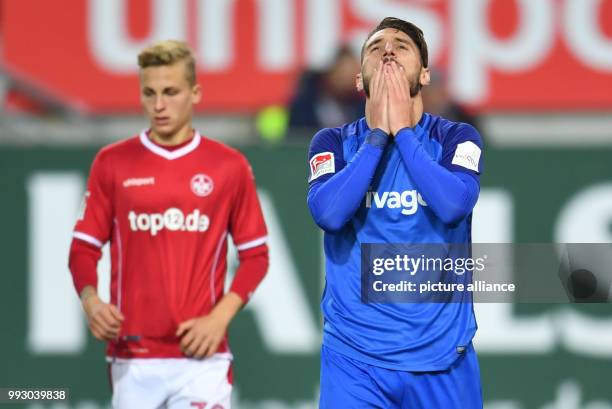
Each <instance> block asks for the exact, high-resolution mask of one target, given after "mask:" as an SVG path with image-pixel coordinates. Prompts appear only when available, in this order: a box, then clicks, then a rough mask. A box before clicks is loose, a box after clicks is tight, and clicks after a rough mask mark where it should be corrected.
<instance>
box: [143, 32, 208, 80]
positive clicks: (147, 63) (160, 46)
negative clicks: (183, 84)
mask: <svg viewBox="0 0 612 409" xmlns="http://www.w3.org/2000/svg"><path fill="white" fill-rule="evenodd" d="M178 61H184V62H185V68H186V73H187V81H188V82H189V84H191V85H195V83H196V72H195V57H194V56H193V51H191V48H189V46H188V45H187V43H185V42H183V41H176V40H164V41H160V42H157V43H154V44H151V45H150V46H148V47H147V48H145V49H144V50H142V51H141V52H140V54H138V66H139V67H140V68H141V69H143V68H147V67H159V66H162V65H172V64H174V63H176V62H178Z"/></svg>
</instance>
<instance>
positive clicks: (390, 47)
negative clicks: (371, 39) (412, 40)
mask: <svg viewBox="0 0 612 409" xmlns="http://www.w3.org/2000/svg"><path fill="white" fill-rule="evenodd" d="M385 53H386V54H393V45H392V44H391V41H387V42H385Z"/></svg>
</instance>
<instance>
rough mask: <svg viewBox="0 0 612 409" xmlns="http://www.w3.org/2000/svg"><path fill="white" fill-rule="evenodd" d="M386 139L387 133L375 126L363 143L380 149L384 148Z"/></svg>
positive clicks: (387, 137)
mask: <svg viewBox="0 0 612 409" xmlns="http://www.w3.org/2000/svg"><path fill="white" fill-rule="evenodd" d="M388 139H389V135H388V134H387V133H386V132H385V131H383V130H382V129H379V128H376V129H373V130H371V131H370V133H369V134H368V135H367V136H366V139H365V143H367V144H370V145H372V146H375V147H377V148H380V149H384V147H385V145H386V144H387V140H388Z"/></svg>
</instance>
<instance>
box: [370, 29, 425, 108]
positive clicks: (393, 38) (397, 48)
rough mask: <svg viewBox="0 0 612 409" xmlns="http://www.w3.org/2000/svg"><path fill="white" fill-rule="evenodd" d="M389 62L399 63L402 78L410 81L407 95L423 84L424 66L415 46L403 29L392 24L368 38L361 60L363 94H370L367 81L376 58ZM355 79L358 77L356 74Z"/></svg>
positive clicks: (372, 72)
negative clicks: (402, 73) (403, 76)
mask: <svg viewBox="0 0 612 409" xmlns="http://www.w3.org/2000/svg"><path fill="white" fill-rule="evenodd" d="M381 60H382V61H383V62H384V63H385V64H391V62H392V61H395V62H396V63H397V64H398V65H400V66H401V67H403V72H404V73H405V77H406V81H408V83H409V84H410V96H411V97H414V96H416V95H417V94H418V93H419V91H420V88H421V85H426V84H427V76H426V74H427V72H428V71H427V69H426V68H423V66H422V63H421V55H420V54H419V49H418V48H417V46H416V44H415V43H414V41H412V39H411V38H410V37H409V36H408V35H407V34H406V33H404V32H403V31H399V30H397V29H395V28H385V29H383V30H380V31H378V32H376V33H374V35H372V37H370V38H369V39H368V41H367V42H366V44H365V47H364V51H363V61H362V62H361V79H362V80H363V88H364V91H365V93H366V96H367V97H368V98H369V97H370V82H371V80H372V77H373V75H374V69H375V68H376V67H377V66H378V63H379V62H380V61H381ZM358 81H359V78H358Z"/></svg>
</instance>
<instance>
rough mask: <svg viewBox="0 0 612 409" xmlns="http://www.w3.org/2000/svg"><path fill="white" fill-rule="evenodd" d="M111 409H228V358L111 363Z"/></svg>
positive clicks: (136, 360)
mask: <svg viewBox="0 0 612 409" xmlns="http://www.w3.org/2000/svg"><path fill="white" fill-rule="evenodd" d="M110 365H111V380H112V384H113V399H112V406H113V408H115V409H127V408H129V409H133V408H139V409H161V408H166V409H230V408H231V393H232V384H231V383H230V381H231V380H230V376H231V375H230V370H231V365H232V361H231V359H230V358H229V357H226V356H219V355H215V356H213V357H211V358H208V359H203V360H197V359H188V358H167V359H119V360H116V361H115V362H113V363H111V364H110Z"/></svg>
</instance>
